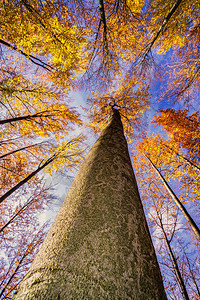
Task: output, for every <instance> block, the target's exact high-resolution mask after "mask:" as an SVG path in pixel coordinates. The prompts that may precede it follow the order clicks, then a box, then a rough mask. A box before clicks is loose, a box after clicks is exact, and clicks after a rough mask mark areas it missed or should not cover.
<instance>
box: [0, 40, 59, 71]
mask: <svg viewBox="0 0 200 300" xmlns="http://www.w3.org/2000/svg"><path fill="white" fill-rule="evenodd" d="M0 44H2V45H4V46H6V47H8V48H10V49H12V50H15V51H17V52H19V53H20V54H22V55H23V56H25V57H26V58H27V59H29V60H30V61H31V62H32V63H34V64H35V65H37V66H39V67H42V68H43V69H45V70H47V71H49V72H50V71H52V69H53V67H52V66H50V65H48V64H46V63H45V62H43V61H42V60H41V59H39V58H37V57H35V56H33V55H31V54H26V53H25V52H24V51H22V50H21V49H18V48H17V47H16V46H13V45H11V44H9V43H8V42H6V41H4V40H2V39H0Z"/></svg>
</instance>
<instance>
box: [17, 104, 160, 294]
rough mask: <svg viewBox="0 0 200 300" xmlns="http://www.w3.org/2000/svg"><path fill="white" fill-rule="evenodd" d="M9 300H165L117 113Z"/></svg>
mask: <svg viewBox="0 0 200 300" xmlns="http://www.w3.org/2000/svg"><path fill="white" fill-rule="evenodd" d="M13 299H14V300H19V299H20V300H24V299H26V300H27V299H45V300H50V299H51V300H56V299H62V300H65V299H66V300H69V299H77V300H80V299H102V300H104V299H136V300H138V299H139V300H142V299H144V300H147V299H148V300H151V299H152V300H156V299H157V300H162V299H165V300H166V295H165V292H164V288H163V284H162V278H161V274H160V270H159V267H158V263H157V260H156V256H155V252H154V248H153V245H152V242H151V238H150V234H149V231H148V227H147V223H146V220H145V216H144V212H143V207H142V204H141V200H140V196H139V193H138V189H137V184H136V180H135V177H134V173H133V169H132V165H131V162H130V157H129V154H128V148H127V143H126V140H125V137H124V134H123V127H122V123H121V120H120V115H119V112H118V111H117V110H115V109H113V111H112V116H111V119H110V122H109V124H108V126H107V127H106V129H105V130H104V131H103V133H102V134H101V136H100V138H99V139H98V140H97V142H96V143H95V144H94V146H93V147H92V149H91V150H90V152H89V154H88V156H87V157H86V159H85V161H84V163H83V165H82V166H81V168H80V170H79V172H78V174H77V176H76V178H75V180H74V182H73V184H72V186H71V188H70V190H69V193H68V195H67V197H66V199H65V201H64V202H63V205H62V207H61V209H60V211H59V213H58V215H57V217H56V219H55V221H54V223H53V225H52V227H51V229H50V231H49V233H48V235H47V237H46V239H45V241H44V243H43V245H42V247H41V249H40V251H39V253H38V255H37V257H36V259H35V260H34V262H33V264H32V266H31V268H30V270H29V272H28V274H27V275H26V276H25V278H24V279H23V281H22V283H21V286H20V287H19V290H18V292H17V294H16V295H15V296H14V298H13Z"/></svg>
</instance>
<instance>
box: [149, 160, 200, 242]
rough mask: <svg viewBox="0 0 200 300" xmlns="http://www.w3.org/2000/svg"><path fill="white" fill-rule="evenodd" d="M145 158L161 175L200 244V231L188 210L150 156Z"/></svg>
mask: <svg viewBox="0 0 200 300" xmlns="http://www.w3.org/2000/svg"><path fill="white" fill-rule="evenodd" d="M145 157H146V158H147V159H148V161H149V162H150V164H151V165H152V167H153V168H154V170H155V171H156V173H157V174H158V175H159V177H160V179H161V180H162V182H163V184H164V186H165V187H166V189H167V191H168V192H169V194H170V196H171V197H172V199H173V200H174V202H175V203H176V205H177V206H178V208H179V209H180V210H181V212H182V214H183V215H184V217H185V218H186V220H187V222H188V223H189V225H190V227H191V229H192V230H193V232H194V234H195V236H196V237H197V239H198V240H199V242H200V230H199V228H198V226H197V224H196V223H195V221H194V220H193V219H192V217H191V216H190V214H189V213H188V211H187V209H186V208H185V207H184V206H183V204H182V203H181V201H180V200H179V199H178V197H177V196H176V194H175V193H174V191H173V190H172V189H171V187H170V186H169V184H168V183H167V181H166V180H165V178H164V177H163V175H162V174H161V173H160V171H159V170H158V169H157V168H156V166H155V165H154V163H153V162H152V160H151V159H150V158H149V157H148V156H146V155H145Z"/></svg>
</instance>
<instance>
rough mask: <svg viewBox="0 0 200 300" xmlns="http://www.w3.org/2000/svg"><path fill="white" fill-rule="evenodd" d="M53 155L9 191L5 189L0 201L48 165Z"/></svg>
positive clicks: (53, 157)
mask: <svg viewBox="0 0 200 300" xmlns="http://www.w3.org/2000/svg"><path fill="white" fill-rule="evenodd" d="M55 157H56V156H55V155H53V156H52V157H50V158H49V159H48V160H46V161H45V163H44V164H42V165H41V166H39V167H38V168H37V169H36V170H35V171H33V172H32V173H31V174H29V175H28V176H27V177H25V178H24V179H23V180H21V181H20V182H18V183H17V184H16V185H15V186H14V187H12V188H11V189H10V190H9V191H7V192H6V193H5V194H4V195H3V196H1V197H0V203H1V202H3V201H4V200H5V199H6V198H8V197H9V196H10V195H12V194H13V193H14V192H15V191H17V190H18V189H19V188H20V187H21V186H22V185H24V184H25V183H27V182H28V181H29V180H30V179H31V178H33V177H34V176H35V175H36V174H37V173H39V172H40V171H41V170H43V169H44V168H45V167H46V166H48V165H49V164H50V163H51V162H52V161H53V160H54V159H55Z"/></svg>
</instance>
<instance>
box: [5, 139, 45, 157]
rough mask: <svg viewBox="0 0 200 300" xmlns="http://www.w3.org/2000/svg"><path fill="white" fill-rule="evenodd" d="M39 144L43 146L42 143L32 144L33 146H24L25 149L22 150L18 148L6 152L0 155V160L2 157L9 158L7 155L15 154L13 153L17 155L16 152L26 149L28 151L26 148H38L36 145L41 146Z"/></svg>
mask: <svg viewBox="0 0 200 300" xmlns="http://www.w3.org/2000/svg"><path fill="white" fill-rule="evenodd" d="M41 144H44V142H41V143H37V144H33V145H29V146H26V147H22V148H19V149H16V150H13V151H10V152H7V153H5V154H3V155H1V156H0V159H2V158H4V157H6V156H9V155H11V154H15V153H17V152H20V151H23V150H26V149H28V148H33V147H35V146H38V145H41Z"/></svg>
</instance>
